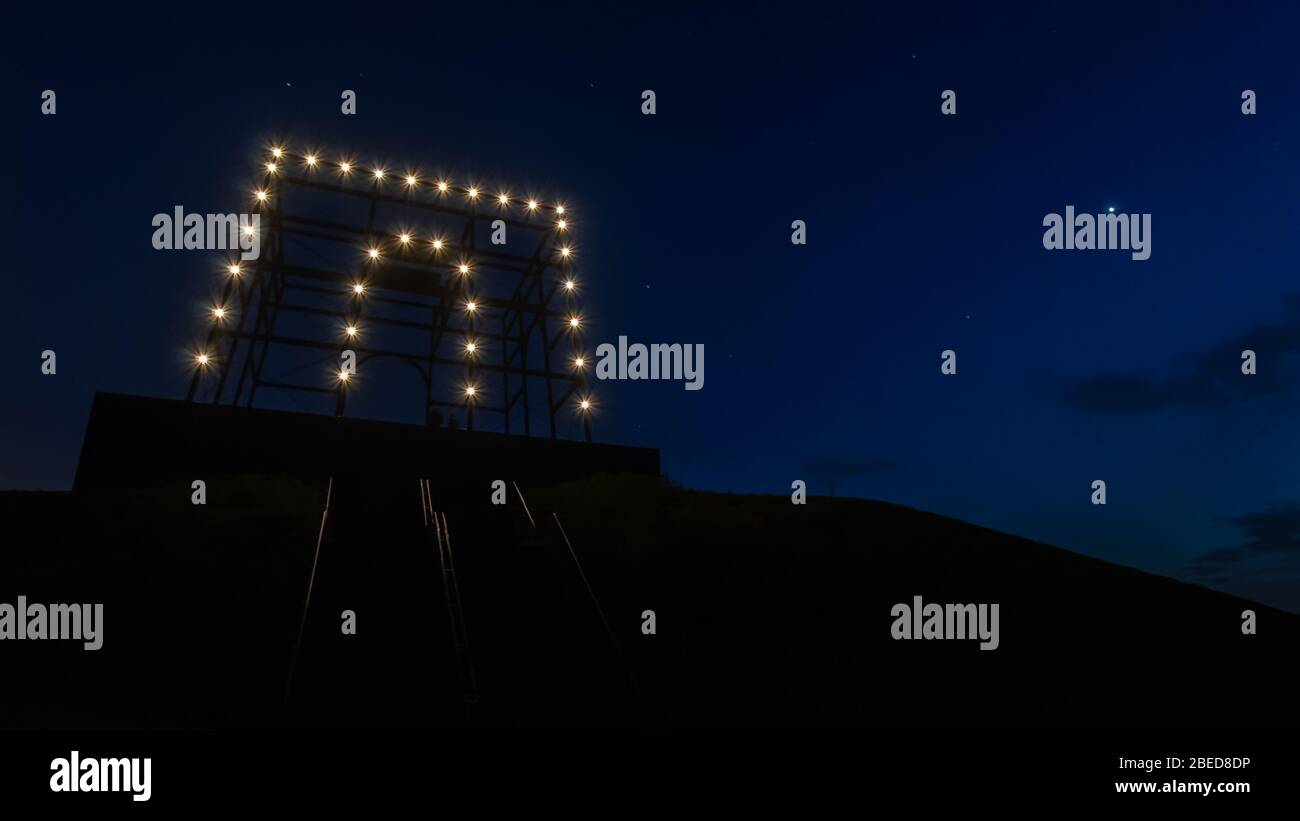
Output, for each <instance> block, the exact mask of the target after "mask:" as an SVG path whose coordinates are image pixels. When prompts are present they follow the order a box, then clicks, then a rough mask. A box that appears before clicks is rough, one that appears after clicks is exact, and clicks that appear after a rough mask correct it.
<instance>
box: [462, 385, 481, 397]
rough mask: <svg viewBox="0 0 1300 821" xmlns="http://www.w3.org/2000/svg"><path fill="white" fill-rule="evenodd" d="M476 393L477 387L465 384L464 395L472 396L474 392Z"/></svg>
mask: <svg viewBox="0 0 1300 821" xmlns="http://www.w3.org/2000/svg"><path fill="white" fill-rule="evenodd" d="M476 393H478V388H476V387H474V386H473V385H466V386H465V395H466V396H471V397H472V396H473V395H474V394H476Z"/></svg>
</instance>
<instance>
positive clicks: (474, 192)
mask: <svg viewBox="0 0 1300 821" xmlns="http://www.w3.org/2000/svg"><path fill="white" fill-rule="evenodd" d="M465 194H466V196H468V197H469V198H470V199H472V200H476V199H478V187H477V186H473V185H471V186H470V187H469V188H468V189H467V190H466V191H465Z"/></svg>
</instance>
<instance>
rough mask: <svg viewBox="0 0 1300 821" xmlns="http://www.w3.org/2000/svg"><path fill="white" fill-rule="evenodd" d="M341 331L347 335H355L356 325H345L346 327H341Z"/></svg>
mask: <svg viewBox="0 0 1300 821" xmlns="http://www.w3.org/2000/svg"><path fill="white" fill-rule="evenodd" d="M343 333H345V334H347V335H348V336H356V335H357V326H356V325H349V326H347V327H346V328H344V329H343Z"/></svg>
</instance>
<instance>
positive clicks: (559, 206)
mask: <svg viewBox="0 0 1300 821" xmlns="http://www.w3.org/2000/svg"><path fill="white" fill-rule="evenodd" d="M294 156H295V155H292V154H290V153H289V152H288V151H287V150H286V149H285V148H284V147H283V146H272V148H271V159H269V160H267V162H266V164H265V165H264V166H263V167H264V168H265V169H266V173H267V174H271V175H274V174H278V173H280V170H281V167H280V166H281V163H282V162H285V161H287V160H288V159H292V158H293V157H294ZM298 159H299V160H301V161H302V164H303V165H304V166H306V167H307V168H308V169H315V168H320V167H322V166H324V165H332V166H333V167H334V168H335V169H336V170H337V171H338V172H339V174H341V175H342V176H345V177H347V176H351V175H352V174H354V173H355V174H368V175H369V176H370V178H371V179H373V180H374V181H375V182H376V183H382V182H385V181H387V180H389V179H397V178H398V177H399V176H400V178H401V180H402V182H403V184H404V185H406V187H407V188H410V189H412V190H416V189H419V188H420V187H421V186H422V185H424V184H425V180H423V179H421V178H420V175H419V174H416V173H414V172H410V171H408V172H407V173H405V174H401V175H390V174H389V173H388V170H387V169H385V168H384V167H383V166H372V167H371V168H369V169H364V168H362V167H361V166H359V165H357V164H356V163H354V162H352V161H351V160H348V159H340V160H337V161H334V162H330V161H328V160H325V159H323V158H322V157H321V156H320V155H319V154H304V155H302V156H301V157H298ZM428 185H429V187H430V189H431V190H434V191H437V192H438V193H439V194H452V193H457V194H462V195H464V196H465V198H466V199H468V200H470V201H471V202H476V201H478V200H479V199H480V198H484V199H487V198H488V195H487V194H486V193H485V192H484V191H483V189H482V187H480V186H479V185H478V184H476V183H470V184H469V185H466V186H458V185H453V184H452V182H451V180H448V179H446V178H442V179H437V180H433V181H431V182H429V183H428ZM267 196H269V195H268V194H267V192H265V191H261V192H259V196H258V198H259V199H261V200H265V199H266V198H267ZM494 199H495V200H496V203H497V205H499V206H501V207H502V208H508V207H510V206H511V205H514V204H515V203H516V200H515V199H514V198H512V197H511V196H510V193H509V192H507V191H500V192H498V193H497V194H496V196H495V198H494ZM518 204H519V205H520V206H522V207H523V208H525V209H526V210H527V211H528V212H529V213H536V212H537V211H540V210H543V209H549V210H550V211H552V212H553V213H554V214H555V216H556V217H557V218H559V217H564V216H565V215H566V214H567V213H568V209H567V208H565V206H564V204H563V203H558V202H557V203H555V204H554V205H543V204H542V203H541V202H540V201H538V200H537V199H536V198H535V197H528V198H527V199H524V200H518ZM561 223H566V220H564V219H559V220H558V222H557V227H559V228H560V229H561V230H563V226H562V225H560V224H561Z"/></svg>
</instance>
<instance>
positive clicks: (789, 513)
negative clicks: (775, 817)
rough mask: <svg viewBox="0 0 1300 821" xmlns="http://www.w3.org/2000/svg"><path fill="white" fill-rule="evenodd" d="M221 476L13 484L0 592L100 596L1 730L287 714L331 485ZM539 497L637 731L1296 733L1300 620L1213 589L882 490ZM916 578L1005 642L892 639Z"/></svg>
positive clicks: (26, 679)
mask: <svg viewBox="0 0 1300 821" xmlns="http://www.w3.org/2000/svg"><path fill="white" fill-rule="evenodd" d="M209 487H210V490H209V499H208V504H207V506H205V507H196V506H193V505H191V504H190V502H189V490H188V488H183V489H180V490H177V489H175V488H169V489H158V488H155V489H148V490H141V491H131V492H122V493H113V494H96V495H93V496H76V495H72V494H49V493H4V494H0V517H2V518H3V521H4V522H5V523H6V532H7V533H11V534H13V538H6V539H5V543H4V546H3V548H0V601H5V602H11V603H12V602H13V601H14V600H15V598H16V596H17V595H18V594H20V593H21V594H24V595H26V596H28V598H29V600H40V601H45V602H51V601H60V602H62V601H102V602H105V603H106V610H107V612H106V619H105V621H106V626H105V640H106V644H105V649H104V650H102V651H100V652H98V653H86V652H83V651H81V650H79V649H74V648H73V647H72V646H70V645H69V644H66V643H54V642H12V643H9V642H6V645H7V646H0V651H2V652H3V653H4V654H5V656H6V664H5V668H6V670H7V671H8V673H7V674H6V675H4V676H3V677H0V704H3V705H4V706H3V707H2V708H0V727H43V728H49V727H87V726H89V727H94V726H110V727H137V726H148V727H172V726H176V727H184V726H198V727H210V728H221V727H234V726H245V727H247V726H266V725H271V724H274V723H275V722H276V711H277V709H278V698H279V696H280V693H281V687H282V685H283V676H284V671H285V669H286V666H287V662H288V653H289V648H290V647H291V645H292V641H293V638H294V635H295V632H296V629H297V617H298V613H299V608H300V607H301V601H302V599H301V597H302V592H303V588H304V585H305V580H306V573H307V568H308V565H309V562H310V557H311V551H312V547H313V544H314V539H315V535H316V527H317V524H318V522H319V514H320V505H321V501H322V500H321V497H320V494H319V492H318V491H317V489H315V488H313V487H311V486H308V485H305V484H301V483H298V482H294V481H289V480H273V479H257V478H246V479H241V480H239V481H237V482H226V481H220V482H210V484H209ZM226 488H231V489H230V490H226ZM529 504H530V505H531V507H532V509H533V513H534V515H535V516H537V517H538V518H539V519H543V520H545V519H548V518H549V516H550V513H551V511H557V512H558V513H559V516H560V518H561V520H562V521H563V524H564V527H565V529H566V531H567V532H568V534H569V536H570V538H571V539H572V541H573V544H574V547H575V549H576V550H577V552H578V555H579V556H580V558H581V559H582V561H583V564H584V567H585V569H586V572H587V575H588V576H589V578H590V579H591V582H592V584H593V585H594V587H595V589H596V592H597V594H598V596H599V597H600V599H601V603H602V604H603V606H604V609H605V611H606V612H607V614H608V615H609V618H610V621H611V622H612V623H613V625H614V628H615V631H616V632H617V633H618V635H619V637H620V641H621V643H622V645H623V649H624V652H625V653H626V654H627V656H628V658H629V660H630V662H631V664H632V666H633V668H634V670H635V671H636V673H637V675H638V677H639V679H640V681H641V684H642V687H643V689H644V690H645V692H646V703H647V707H646V709H645V710H644V711H643V718H642V720H641V724H642V726H650V727H654V728H749V729H761V728H771V729H806V728H822V729H867V730H914V729H979V728H992V729H1000V730H1022V729H1023V730H1059V729H1081V730H1115V729H1153V730H1164V729H1179V728H1197V729H1204V728H1220V729H1276V730H1292V731H1294V730H1296V729H1297V728H1300V719H1298V717H1297V710H1296V708H1295V706H1294V700H1293V699H1292V698H1290V696H1289V694H1288V693H1287V692H1286V688H1287V686H1288V685H1289V683H1290V682H1293V681H1294V680H1295V678H1296V674H1297V672H1300V670H1297V667H1298V666H1300V664H1298V662H1297V659H1298V658H1300V654H1298V653H1297V650H1298V649H1300V617H1297V616H1294V615H1290V614H1285V613H1281V612H1278V611H1273V610H1269V609H1267V608H1263V607H1260V606H1255V605H1248V604H1247V603H1245V602H1242V601H1241V600H1239V599H1234V598H1232V597H1229V596H1226V595H1222V594H1218V593H1213V592H1211V591H1208V590H1205V589H1203V588H1198V587H1194V586H1190V585H1185V584H1181V583H1178V582H1174V581H1172V580H1169V579H1164V578H1159V577H1154V576H1150V575H1148V574H1144V573H1140V572H1137V571H1133V570H1129V569H1126V568H1123V567H1119V566H1116V565H1112V564H1108V563H1105V562H1100V561H1096V560H1093V559H1088V558H1085V557H1081V556H1078V555H1075V554H1071V553H1068V552H1065V551H1061V550H1058V549H1055V548H1052V547H1049V546H1046V545H1041V544H1037V543H1033V542H1029V541H1026V540H1023V539H1018V538H1014V537H1010V536H1006V535H1004V534H999V533H996V532H994V531H990V530H985V529H982V528H977V527H973V526H971V525H968V524H964V523H962V522H958V521H955V520H951V519H945V518H942V517H939V516H934V515H931V514H925V513H921V512H919V511H915V510H911V509H908V508H903V507H899V506H895V505H887V504H882V503H876V502H869V501H859V500H842V499H819V498H814V499H811V500H810V501H809V503H808V504H807V505H806V506H803V507H796V506H794V505H791V504H790V502H789V499H788V498H786V497H761V496H732V495H721V494H707V493H698V492H690V491H681V490H676V489H672V488H669V487H666V486H664V485H663V484H662V483H661V482H659V481H657V480H653V479H634V478H608V477H604V478H598V479H592V480H588V481H584V482H581V483H576V484H573V485H568V486H565V487H563V488H559V489H555V490H550V491H544V492H543V491H537V492H532V493H529ZM556 544H560V543H558V542H557V543H556ZM377 547H378V546H377ZM553 556H554V559H555V560H556V561H568V559H567V551H566V552H563V553H560V552H555V553H554V554H553ZM502 572H509V568H503V571H502ZM476 595H477V594H476ZM914 595H922V596H923V597H924V598H925V600H926V601H927V602H997V603H999V604H1000V605H1001V647H1000V648H999V649H998V650H997V651H995V652H980V651H979V650H977V649H976V648H975V646H974V644H973V643H970V642H934V641H931V642H922V641H914V642H902V641H892V640H891V639H890V638H889V627H890V624H891V621H892V619H891V618H890V615H889V611H890V607H891V606H892V604H894V603H896V602H911V599H912V596H914ZM476 604H477V605H478V606H491V602H490V601H480V602H477V603H476ZM467 606H469V604H467ZM1247 606H1250V607H1253V608H1254V609H1255V610H1256V611H1257V613H1258V614H1259V622H1260V626H1259V635H1257V636H1242V635H1241V632H1240V627H1239V625H1240V612H1241V610H1242V609H1244V608H1245V607H1247ZM646 608H649V609H654V610H655V611H656V614H657V619H658V634H657V635H655V636H643V635H641V633H640V630H639V625H640V613H641V611H642V610H643V609H646ZM479 649H480V651H482V652H491V651H495V652H509V651H510V649H509V648H508V647H498V648H495V650H493V648H479Z"/></svg>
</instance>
